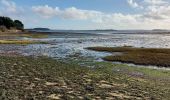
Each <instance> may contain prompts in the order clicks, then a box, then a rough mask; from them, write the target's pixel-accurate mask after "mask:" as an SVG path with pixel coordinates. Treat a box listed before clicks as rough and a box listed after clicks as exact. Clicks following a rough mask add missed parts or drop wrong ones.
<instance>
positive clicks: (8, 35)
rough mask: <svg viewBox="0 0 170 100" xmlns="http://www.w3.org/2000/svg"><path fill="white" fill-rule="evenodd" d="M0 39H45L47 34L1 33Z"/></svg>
mask: <svg viewBox="0 0 170 100" xmlns="http://www.w3.org/2000/svg"><path fill="white" fill-rule="evenodd" d="M0 37H4V38H5V37H6V38H8V37H13V38H15V37H16V38H17V37H26V38H47V37H48V35H47V34H41V33H28V32H23V33H1V34H0Z"/></svg>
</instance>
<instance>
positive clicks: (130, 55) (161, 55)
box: [87, 47, 170, 67]
mask: <svg viewBox="0 0 170 100" xmlns="http://www.w3.org/2000/svg"><path fill="white" fill-rule="evenodd" d="M87 49H89V50H95V51H101V52H103V51H104V52H111V53H112V52H122V54H121V55H116V56H107V57H104V58H103V59H104V60H106V61H119V62H125V63H134V64H139V65H156V66H163V67H169V66H170V49H159V48H133V47H89V48H87Z"/></svg>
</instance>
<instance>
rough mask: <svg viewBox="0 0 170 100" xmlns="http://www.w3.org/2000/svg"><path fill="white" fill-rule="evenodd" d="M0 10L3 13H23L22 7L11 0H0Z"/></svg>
mask: <svg viewBox="0 0 170 100" xmlns="http://www.w3.org/2000/svg"><path fill="white" fill-rule="evenodd" d="M0 12H1V13H2V14H3V15H6V16H9V15H20V14H21V13H23V8H22V7H19V6H17V5H16V4H15V2H13V1H12V0H0Z"/></svg>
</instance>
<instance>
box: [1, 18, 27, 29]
mask: <svg viewBox="0 0 170 100" xmlns="http://www.w3.org/2000/svg"><path fill="white" fill-rule="evenodd" d="M0 26H1V28H0V29H1V31H4V29H5V28H7V29H11V28H16V29H18V30H23V29H24V25H23V23H22V22H21V21H19V20H14V21H13V20H12V19H11V18H9V17H2V16H0Z"/></svg>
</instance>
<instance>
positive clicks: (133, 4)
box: [127, 0, 143, 9]
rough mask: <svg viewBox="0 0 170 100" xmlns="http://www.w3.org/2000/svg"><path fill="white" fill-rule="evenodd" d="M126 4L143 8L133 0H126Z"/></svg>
mask: <svg viewBox="0 0 170 100" xmlns="http://www.w3.org/2000/svg"><path fill="white" fill-rule="evenodd" d="M127 2H128V4H129V5H130V6H131V7H133V8H141V9H142V8H143V7H142V6H140V5H139V4H138V3H137V2H135V1H134V0H127Z"/></svg>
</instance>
